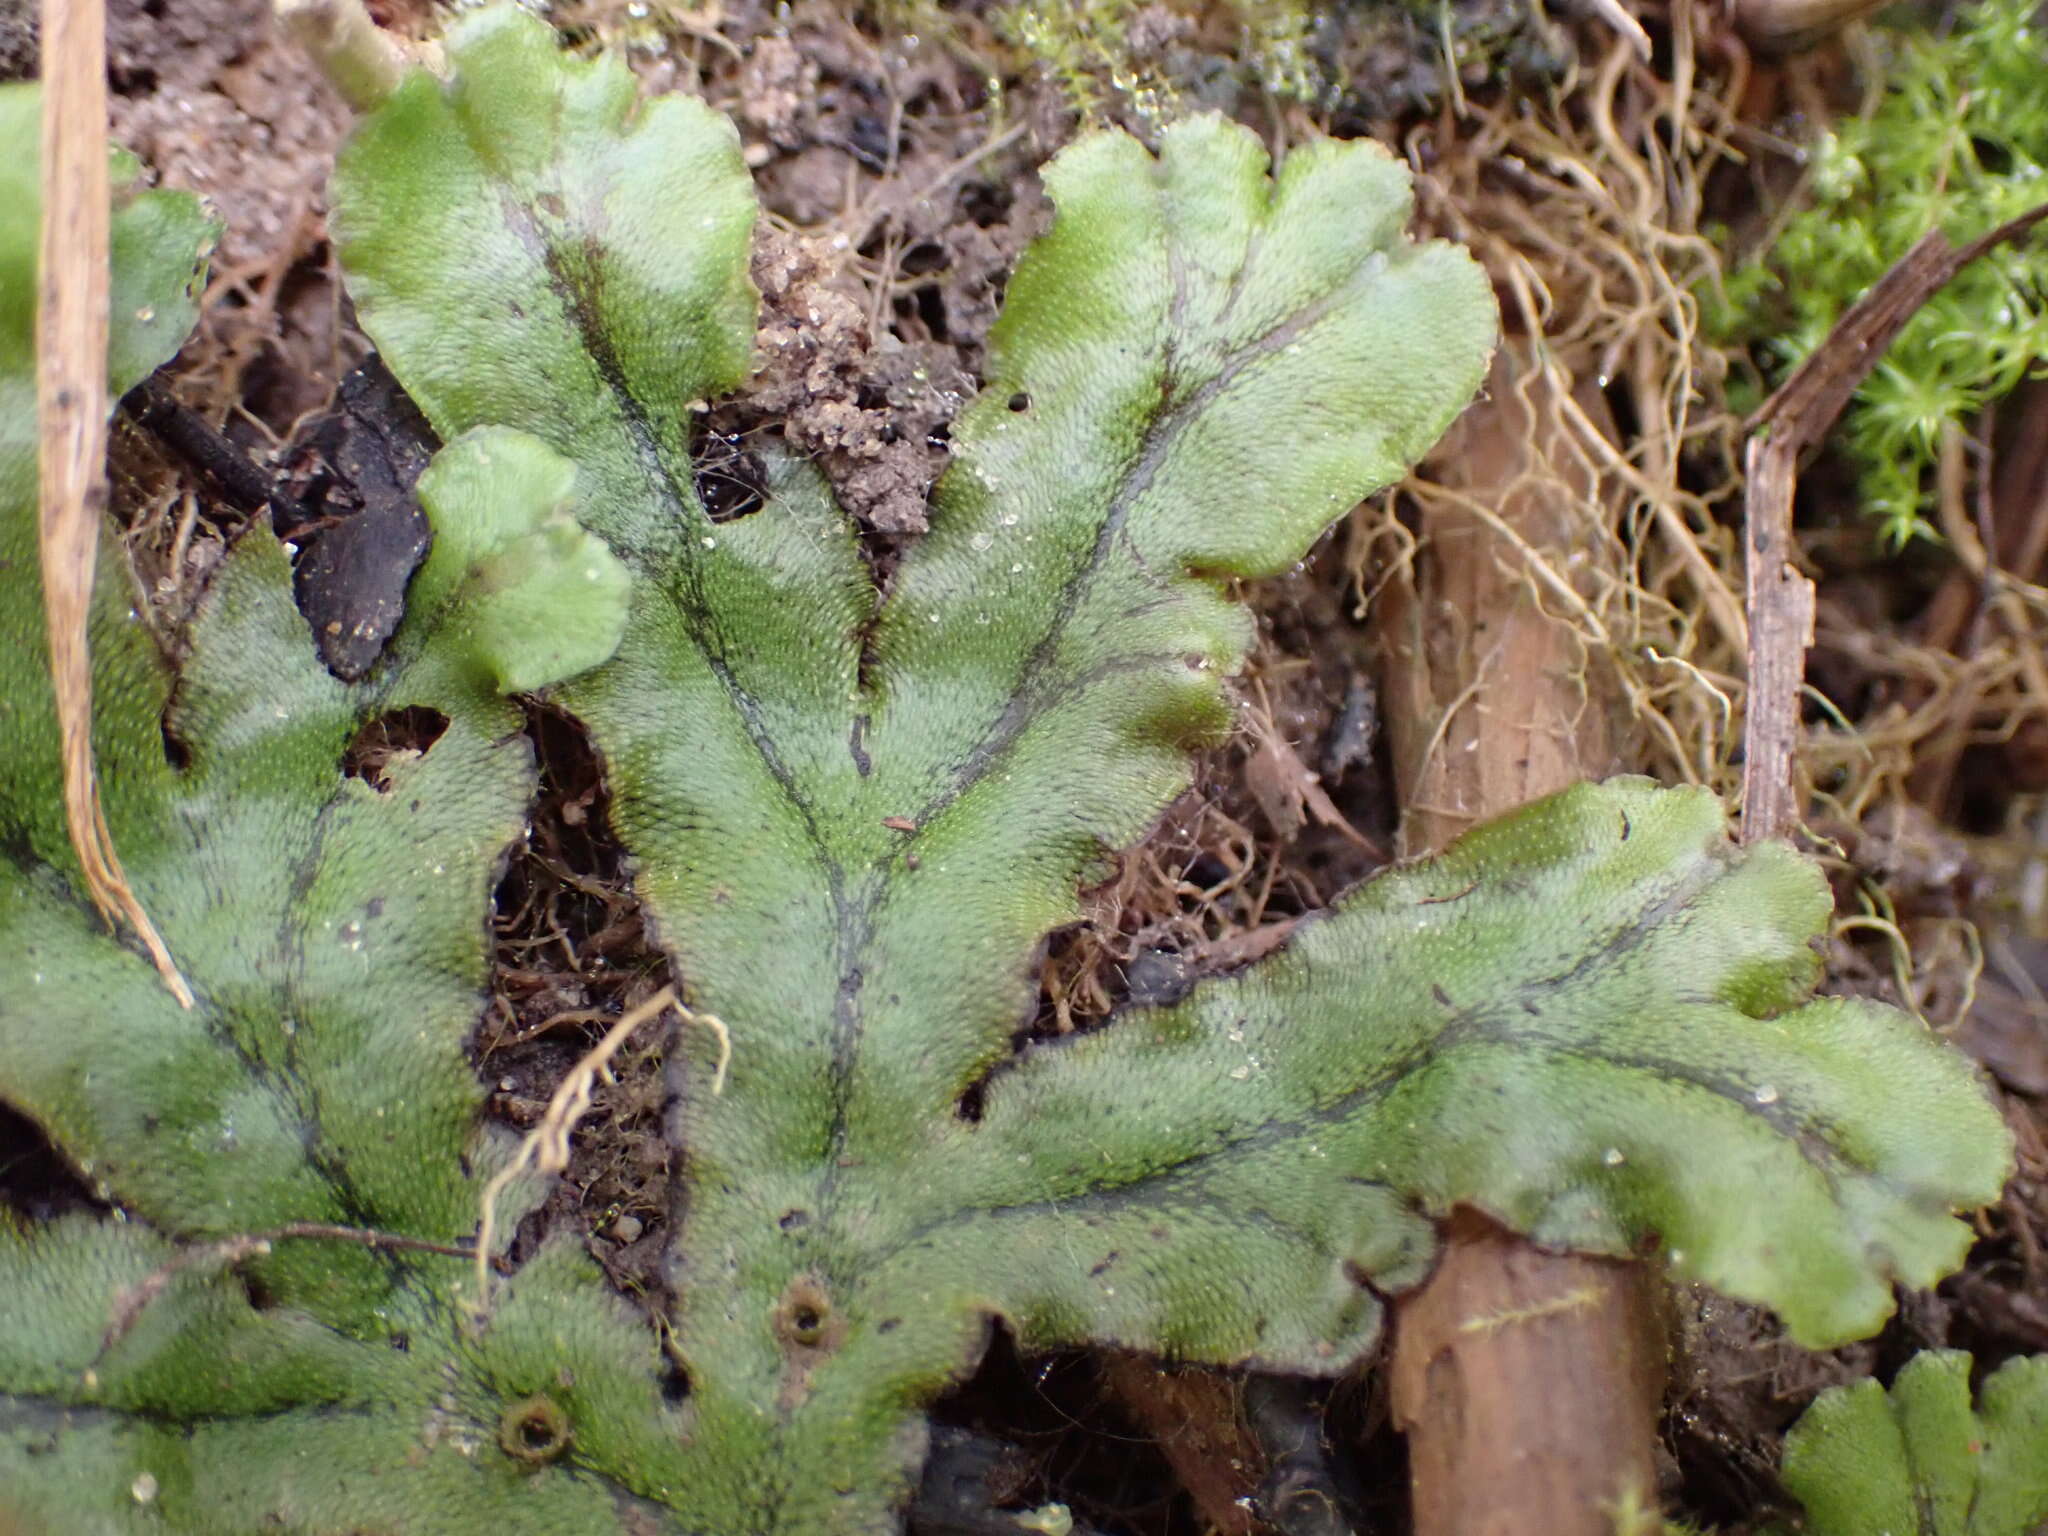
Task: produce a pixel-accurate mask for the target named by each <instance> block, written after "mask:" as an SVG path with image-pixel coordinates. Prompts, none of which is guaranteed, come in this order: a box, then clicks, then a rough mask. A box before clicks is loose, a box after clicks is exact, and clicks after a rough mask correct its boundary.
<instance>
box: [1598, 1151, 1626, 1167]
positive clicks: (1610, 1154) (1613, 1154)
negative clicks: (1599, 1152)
mask: <svg viewBox="0 0 2048 1536" xmlns="http://www.w3.org/2000/svg"><path fill="white" fill-rule="evenodd" d="M1600 1161H1601V1162H1603V1163H1605V1164H1606V1165H1607V1166H1608V1167H1610V1168H1619V1167H1620V1166H1621V1165H1622V1164H1623V1163H1625V1162H1627V1161H1628V1159H1627V1158H1626V1157H1624V1156H1622V1152H1621V1148H1619V1147H1609V1148H1608V1149H1607V1151H1606V1153H1605V1155H1604V1156H1602V1157H1601V1159H1600Z"/></svg>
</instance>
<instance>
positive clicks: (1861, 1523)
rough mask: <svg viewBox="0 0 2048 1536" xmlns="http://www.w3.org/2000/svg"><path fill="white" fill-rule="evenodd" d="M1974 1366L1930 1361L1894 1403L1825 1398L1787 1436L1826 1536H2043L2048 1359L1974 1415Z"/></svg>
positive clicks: (1861, 1393)
mask: <svg viewBox="0 0 2048 1536" xmlns="http://www.w3.org/2000/svg"><path fill="white" fill-rule="evenodd" d="M1970 1366H1971V1360H1970V1357H1969V1356H1968V1355H1966V1354H1963V1353H1961V1352H1960V1351H1955V1350H1928V1351H1925V1352H1923V1353H1921V1354H1918V1355H1915V1356H1914V1357H1913V1359H1912V1360H1910V1361H1909V1362H1907V1364H1906V1366H1905V1368H1904V1369H1903V1370H1901V1371H1900V1372H1899V1374H1898V1379H1897V1380H1895V1381H1894V1382H1893V1383H1892V1386H1891V1390H1890V1391H1889V1392H1887V1391H1886V1390H1885V1388H1884V1387H1883V1385H1881V1384H1880V1383H1878V1382H1876V1381H1858V1382H1853V1383H1851V1384H1850V1385H1848V1386H1843V1387H1835V1388H1832V1389H1830V1390H1829V1391H1826V1392H1823V1393H1822V1394H1821V1395H1820V1396H1819V1397H1818V1398H1817V1399H1815V1400H1814V1404H1813V1406H1812V1407H1811V1408H1808V1409H1807V1410H1806V1412H1805V1414H1804V1415H1803V1416H1802V1417H1801V1418H1800V1420H1799V1422H1798V1423H1797V1424H1796V1425H1794V1426H1793V1428H1792V1432H1791V1433H1790V1434H1788V1435H1787V1436H1786V1437H1785V1469H1784V1476H1785V1486H1786V1487H1787V1488H1789V1489H1790V1490H1791V1491H1792V1492H1793V1493H1794V1494H1795V1495H1797V1496H1798V1498H1799V1501H1800V1503H1801V1504H1803V1505H1804V1506H1805V1507H1806V1521H1805V1523H1804V1525H1803V1527H1802V1529H1804V1530H1807V1531H1811V1532H1813V1533H1814V1536H2034V1533H2036V1532H2038V1531H2040V1530H2041V1529H2042V1528H2043V1525H2044V1523H2048V1355H2035V1356H2032V1357H2031V1358H2026V1359H2017V1360H2008V1361H2007V1362H2006V1363H2005V1364H2004V1365H2002V1366H2000V1367H1999V1368H1998V1369H1997V1370H1995V1371H1993V1372H1992V1373H1991V1374H1990V1375H1989V1376H1987V1377H1986V1378H1985V1379H1984V1382H1983V1385H1982V1386H1981V1387H1980V1388H1979V1390H1978V1393H1977V1403H1976V1406H1975V1407H1974V1408H1972V1406H1971V1404H1970Z"/></svg>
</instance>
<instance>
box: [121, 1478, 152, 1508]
mask: <svg viewBox="0 0 2048 1536" xmlns="http://www.w3.org/2000/svg"><path fill="white" fill-rule="evenodd" d="M128 1494H129V1497H131V1498H133V1499H134V1500H135V1502H136V1503H138V1504H149V1503H152V1502H154V1501H155V1499H156V1477H155V1475H154V1474H152V1473H149V1472H143V1473H140V1474H138V1475H137V1476H136V1479H135V1481H134V1482H132V1483H130V1484H129V1485H128Z"/></svg>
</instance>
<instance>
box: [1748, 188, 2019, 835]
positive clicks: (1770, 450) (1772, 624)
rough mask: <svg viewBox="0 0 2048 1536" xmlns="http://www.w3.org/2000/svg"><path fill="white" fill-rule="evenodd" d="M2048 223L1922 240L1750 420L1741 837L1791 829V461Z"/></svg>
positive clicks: (1794, 465)
mask: <svg viewBox="0 0 2048 1536" xmlns="http://www.w3.org/2000/svg"><path fill="white" fill-rule="evenodd" d="M2043 218H2048V203H2044V204H2043V205H2042V206H2040V207H2039V208H2035V209H2033V210H2032V211H2030V212H2027V213H2023V214H2021V215H2020V216H2019V217H2018V218H2016V219H2013V220H2011V221H2010V222H2008V223H2005V224H2001V225H1999V226H1998V228H1996V229H1994V230H1992V231H1991V232H1990V233H1989V234H1987V235H1983V236H1980V237H1979V238H1977V239H1975V240H1972V241H1970V242H1969V243H1968V244H1967V245H1962V246H1956V245H1951V244H1950V243H1949V239H1948V237H1947V236H1946V235H1944V234H1942V233H1941V231H1940V230H1931V231H1929V232H1928V233H1927V234H1926V235H1924V236H1922V237H1921V239H1920V241H1919V243H1918V244H1916V245H1915V246H1914V247H1913V248H1912V249H1911V250H1910V251H1908V252H1907V253H1906V254H1905V255H1904V256H1902V257H1900V258H1899V260H1898V262H1897V264H1896V265H1894V266H1893V267H1892V269H1891V270H1890V271H1889V272H1887V273H1885V275H1884V276H1883V277H1882V278H1880V279H1878V281H1877V282H1876V283H1875V284H1873V285H1872V287H1871V289H1870V291H1869V292H1868V293H1866V294H1864V296H1863V297H1862V298H1860V299H1858V300H1857V301H1856V302H1855V303H1854V304H1852V305H1850V306H1849V308H1848V309H1847V310H1845V311H1843V313H1842V317H1841V318H1840V319H1839V320H1837V321H1836V322H1835V326H1834V329H1833V330H1831V331H1829V332H1828V337H1827V340H1826V341H1824V342H1822V343H1821V344H1820V346H1819V347H1817V348H1815V349H1814V352H1813V355H1812V356H1811V357H1809V358H1807V359H1806V361H1805V362H1803V363H1801V364H1800V365H1799V367H1798V368H1796V369H1795V370H1793V373H1792V376H1791V377H1790V378H1788V379H1786V380H1785V382H1784V383H1783V384H1782V385H1780V386H1779V387H1778V390H1777V392H1776V393H1775V394H1773V395H1772V396H1771V398H1770V399H1768V400H1766V401H1765V402H1764V403H1763V405H1762V407H1761V408H1760V409H1759V410H1758V411H1757V413H1756V414H1755V415H1754V416H1752V417H1750V419H1749V421H1748V423H1747V425H1748V427H1749V444H1748V447H1747V448H1746V449H1745V450H1744V455H1743V469H1744V476H1745V482H1746V484H1745V489H1744V491H1743V501H1742V518H1743V528H1744V538H1743V553H1744V556H1745V559H1746V564H1747V567H1748V572H1749V581H1748V587H1749V593H1748V600H1747V608H1748V618H1749V709H1748V714H1747V716H1746V718H1745V719H1744V721H1743V728H1742V747H1743V762H1742V840H1743V841H1744V842H1745V843H1754V842H1759V841H1762V840H1764V839H1766V838H1773V837H1785V836H1788V835H1790V833H1791V831H1792V829H1793V828H1794V827H1795V826H1796V825H1797V824H1798V821H1799V815H1798V805H1797V803H1796V801H1795V799H1794V795H1793V788H1792V759H1793V748H1794V745H1795V742H1796V739H1797V736H1798V731H1799V699H1800V694H1801V691H1802V689H1803V688H1804V686H1805V678H1806V648H1807V647H1808V646H1809V645H1811V644H1812V643H1813V583H1812V581H1810V580H1809V579H1808V578H1807V577H1806V575H1805V574H1804V573H1803V572H1801V571H1800V570H1799V569H1798V567H1797V566H1795V565H1794V564H1793V562H1792V492H1793V490H1794V488H1795V486H1796V485H1797V484H1798V480H1799V460H1800V457H1801V455H1803V454H1804V453H1805V452H1806V450H1807V449H1809V448H1811V447H1813V446H1814V445H1815V444H1816V443H1818V442H1819V441H1820V440H1821V439H1822V438H1823V437H1825V436H1826V435H1827V433H1828V430H1829V429H1830V428H1831V427H1833V425H1834V423H1835V418H1836V417H1837V416H1839V415H1841V413H1842V408H1843V407H1844V406H1846V405H1847V404H1848V403H1849V398H1850V397H1851V396H1852V395H1854V394H1855V393H1856V389H1857V387H1858V386H1859V385H1860V384H1862V382H1863V380H1864V379H1865V377H1867V376H1868V374H1869V373H1870V370H1871V369H1872V368H1874V367H1875V366H1876V365H1877V360H1878V359H1879V358H1880V357H1882V356H1883V355H1884V349H1885V348H1886V347H1888V346H1890V345H1891V342H1892V338H1893V337H1895V336H1897V335H1898V334H1899V332H1900V331H1901V330H1902V329H1904V327H1905V325H1906V322H1907V321H1909V320H1911V319H1912V318H1913V316H1914V315H1915V314H1917V313H1919V310H1920V306H1921V305H1923V304H1925V303H1926V302H1927V300H1928V299H1929V298H1930V297H1931V296H1932V295H1933V294H1934V293H1935V292H1936V291H1937V290H1938V289H1940V288H1941V286H1942V285H1943V284H1944V283H1946V282H1948V280H1949V279H1950V278H1952V277H1954V276H1955V275H1956V274H1957V273H1958V272H1960V271H1962V269H1963V268H1964V267H1966V266H1968V265H1969V264H1970V263H1971V262H1973V261H1975V260H1976V259H1977V258H1978V257H1979V256H1982V255H1983V254H1984V253H1985V252H1986V251H1988V250H1990V249H1991V248H1992V247H1994V246H1997V245H2002V244H2003V243H2005V242H2006V241H2008V240H2012V239H2015V238H2017V237H2018V236H2020V235H2023V234H2025V233H2026V232H2027V231H2028V230H2030V229H2032V228H2033V227H2034V225H2036V224H2038V223H2039V222H2040V221H2041V220H2042V219H2043Z"/></svg>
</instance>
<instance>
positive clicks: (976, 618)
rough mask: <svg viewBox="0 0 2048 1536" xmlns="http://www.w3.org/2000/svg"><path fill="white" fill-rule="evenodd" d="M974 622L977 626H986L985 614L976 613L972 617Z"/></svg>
mask: <svg viewBox="0 0 2048 1536" xmlns="http://www.w3.org/2000/svg"><path fill="white" fill-rule="evenodd" d="M974 622H975V623H977V624H986V623H987V622H988V615H987V614H985V613H977V614H976V615H975V616H974Z"/></svg>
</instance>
